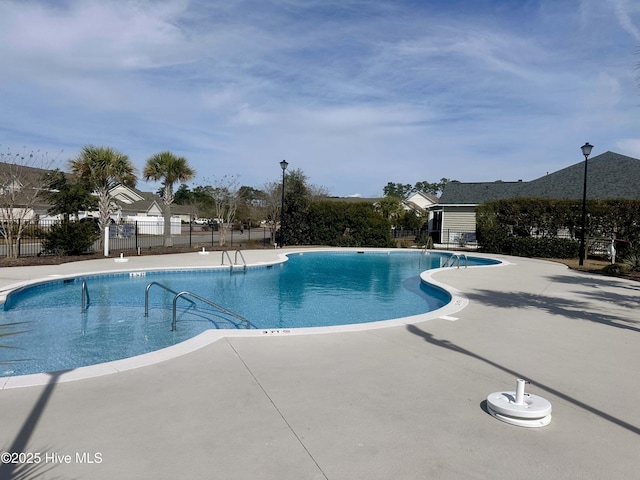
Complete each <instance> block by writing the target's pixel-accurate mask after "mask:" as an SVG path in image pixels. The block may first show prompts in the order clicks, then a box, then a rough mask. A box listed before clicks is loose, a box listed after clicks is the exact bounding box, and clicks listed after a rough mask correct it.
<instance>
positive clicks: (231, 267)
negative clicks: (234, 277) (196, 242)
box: [220, 250, 247, 272]
mask: <svg viewBox="0 0 640 480" xmlns="http://www.w3.org/2000/svg"><path fill="white" fill-rule="evenodd" d="M238 254H240V259H241V260H242V264H240V263H238ZM225 255H226V256H227V258H228V259H229V269H230V270H231V271H232V272H233V267H235V266H241V265H242V267H243V270H246V269H247V262H246V261H245V259H244V255H242V252H241V251H240V250H236V251H235V255H234V258H233V262H232V261H231V255H229V250H222V260H221V262H220V265H224V257H225Z"/></svg>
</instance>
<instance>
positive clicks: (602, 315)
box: [465, 282, 640, 332]
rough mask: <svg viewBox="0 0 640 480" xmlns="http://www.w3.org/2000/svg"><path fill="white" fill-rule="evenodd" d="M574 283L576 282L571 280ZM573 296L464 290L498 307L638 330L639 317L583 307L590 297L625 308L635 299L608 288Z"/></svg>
mask: <svg viewBox="0 0 640 480" xmlns="http://www.w3.org/2000/svg"><path fill="white" fill-rule="evenodd" d="M574 283H575V282H574ZM572 293H573V294H574V295H575V296H576V297H578V298H577V299H575V300H571V299H567V298H559V297H553V296H548V295H540V294H533V293H526V292H497V291H495V290H476V291H474V292H467V293H465V294H466V296H467V297H468V298H469V300H471V301H477V302H480V303H482V304H483V305H489V306H493V307H499V308H519V309H527V308H536V309H539V310H541V311H543V312H547V313H549V314H550V315H558V316H562V317H566V318H570V319H575V320H586V321H588V322H593V323H599V324H601V325H607V326H610V327H615V328H622V329H625V330H631V331H633V332H640V321H638V320H633V319H630V318H623V317H620V316H618V315H614V314H612V313H609V312H607V311H599V312H593V311H588V310H585V302H586V301H589V299H591V300H596V299H598V300H601V301H604V302H617V305H619V306H623V307H626V308H637V307H638V306H639V305H638V302H637V300H636V301H633V300H632V299H633V298H634V297H627V296H625V295H618V297H621V298H617V297H616V294H612V293H611V292H597V291H595V290H594V292H593V293H591V292H589V293H585V292H584V291H582V292H572ZM580 297H585V301H580Z"/></svg>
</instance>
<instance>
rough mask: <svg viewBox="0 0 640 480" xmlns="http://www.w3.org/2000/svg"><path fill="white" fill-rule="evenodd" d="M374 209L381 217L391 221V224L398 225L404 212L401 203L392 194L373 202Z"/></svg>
mask: <svg viewBox="0 0 640 480" xmlns="http://www.w3.org/2000/svg"><path fill="white" fill-rule="evenodd" d="M375 209H376V211H377V212H378V213H379V214H380V215H382V217H383V218H385V219H386V220H388V221H389V222H391V224H392V225H398V222H399V220H400V218H401V217H402V215H403V214H404V209H403V208H402V203H400V200H399V199H398V197H394V196H393V195H389V196H386V197H384V198H381V199H380V200H378V202H377V203H376V204H375Z"/></svg>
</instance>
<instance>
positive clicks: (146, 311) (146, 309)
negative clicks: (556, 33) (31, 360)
mask: <svg viewBox="0 0 640 480" xmlns="http://www.w3.org/2000/svg"><path fill="white" fill-rule="evenodd" d="M154 285H156V286H158V287H160V288H163V289H164V290H166V291H167V292H170V293H173V294H174V295H177V294H178V292H176V291H175V290H172V289H170V288H169V287H167V286H166V285H163V284H161V283H159V282H151V283H150V284H149V285H147V288H146V289H145V291H144V316H145V317H148V316H149V290H150V289H151V287H153V286H154ZM188 301H189V302H191V303H192V304H193V308H195V305H196V302H194V301H192V300H188Z"/></svg>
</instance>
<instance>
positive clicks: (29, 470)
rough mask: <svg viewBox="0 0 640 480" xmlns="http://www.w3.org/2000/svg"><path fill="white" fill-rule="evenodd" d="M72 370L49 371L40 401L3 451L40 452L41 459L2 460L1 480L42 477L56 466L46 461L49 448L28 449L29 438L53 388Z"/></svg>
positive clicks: (27, 479) (0, 468)
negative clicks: (45, 457) (62, 376)
mask: <svg viewBox="0 0 640 480" xmlns="http://www.w3.org/2000/svg"><path fill="white" fill-rule="evenodd" d="M70 371H71V370H61V371H59V372H53V373H49V374H48V375H50V376H51V379H50V380H49V382H48V383H47V385H46V387H45V388H44V390H43V391H42V393H41V394H40V397H39V398H38V401H37V402H36V403H35V405H34V406H33V408H32V409H31V412H30V413H29V416H28V417H27V419H26V420H25V421H24V423H23V424H22V428H21V429H20V431H19V432H18V434H17V435H16V437H15V438H14V440H13V443H12V444H11V445H10V446H8V447H6V448H3V449H2V451H3V452H10V453H16V454H20V453H27V452H28V453H36V452H37V453H40V461H39V462H37V463H36V460H35V458H34V457H24V459H25V460H27V461H29V460H31V462H32V463H28V462H21V461H20V462H15V463H14V462H11V463H4V462H0V480H29V479H36V478H42V476H43V475H44V474H45V473H47V472H49V471H50V470H51V469H52V468H54V466H55V464H51V463H46V462H45V459H44V456H45V455H46V453H47V451H48V450H49V448H45V449H41V450H28V449H27V446H28V445H29V440H30V439H31V436H32V435H33V432H35V430H36V427H37V425H38V422H39V421H40V417H41V416H42V414H43V413H44V411H45V409H46V406H47V403H48V402H49V399H50V398H51V395H52V394H53V390H54V388H55V386H56V384H57V383H58V379H59V378H60V376H61V375H63V374H64V373H67V372H70Z"/></svg>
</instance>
